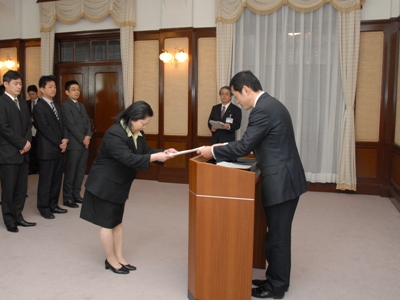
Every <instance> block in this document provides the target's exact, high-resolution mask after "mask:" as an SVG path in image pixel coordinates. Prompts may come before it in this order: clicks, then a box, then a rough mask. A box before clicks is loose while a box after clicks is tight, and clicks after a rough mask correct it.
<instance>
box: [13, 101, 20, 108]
mask: <svg viewBox="0 0 400 300" xmlns="http://www.w3.org/2000/svg"><path fill="white" fill-rule="evenodd" d="M14 103H15V105H16V106H17V108H18V109H19V105H18V99H17V98H15V99H14Z"/></svg>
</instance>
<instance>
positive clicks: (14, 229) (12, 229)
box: [6, 225, 19, 232]
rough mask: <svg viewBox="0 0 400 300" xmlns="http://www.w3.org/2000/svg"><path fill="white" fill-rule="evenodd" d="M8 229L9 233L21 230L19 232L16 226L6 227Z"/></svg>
mask: <svg viewBox="0 0 400 300" xmlns="http://www.w3.org/2000/svg"><path fill="white" fill-rule="evenodd" d="M6 227H7V230H8V231H9V232H18V231H19V230H18V227H17V226H15V225H6Z"/></svg>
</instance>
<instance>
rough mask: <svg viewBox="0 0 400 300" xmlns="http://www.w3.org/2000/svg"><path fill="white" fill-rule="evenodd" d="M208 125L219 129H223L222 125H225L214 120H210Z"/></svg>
mask: <svg viewBox="0 0 400 300" xmlns="http://www.w3.org/2000/svg"><path fill="white" fill-rule="evenodd" d="M208 123H210V124H211V126H214V127H215V128H217V129H223V128H222V125H224V124H225V123H223V122H221V121H214V120H210V121H208Z"/></svg>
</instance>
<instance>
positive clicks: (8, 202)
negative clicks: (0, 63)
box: [0, 71, 36, 232]
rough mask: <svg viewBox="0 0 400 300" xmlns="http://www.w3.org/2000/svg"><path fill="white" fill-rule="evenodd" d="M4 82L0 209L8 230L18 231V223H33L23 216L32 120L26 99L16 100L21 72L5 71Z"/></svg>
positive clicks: (0, 105)
mask: <svg viewBox="0 0 400 300" xmlns="http://www.w3.org/2000/svg"><path fill="white" fill-rule="evenodd" d="M3 82H4V87H5V92H4V94H3V95H2V96H1V97H0V176H1V189H2V192H1V201H2V203H1V210H2V214H3V220H4V224H5V225H6V228H7V230H8V231H10V232H18V227H17V226H23V227H29V226H35V225H36V223H31V222H27V221H25V220H24V218H23V217H22V210H23V209H24V205H25V200H26V192H27V189H28V166H29V153H28V152H29V150H30V149H31V142H30V141H31V139H32V133H31V127H32V122H31V118H30V115H29V111H28V108H27V106H26V104H25V103H24V102H25V101H21V100H20V99H18V96H19V94H20V93H21V89H22V77H21V75H20V74H19V73H18V72H16V71H7V72H6V73H5V74H4V76H3Z"/></svg>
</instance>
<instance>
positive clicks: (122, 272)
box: [104, 259, 129, 274]
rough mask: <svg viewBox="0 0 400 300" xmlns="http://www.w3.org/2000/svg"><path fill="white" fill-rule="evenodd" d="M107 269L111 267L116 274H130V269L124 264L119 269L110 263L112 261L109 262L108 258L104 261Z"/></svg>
mask: <svg viewBox="0 0 400 300" xmlns="http://www.w3.org/2000/svg"><path fill="white" fill-rule="evenodd" d="M104 264H105V267H106V270H108V269H110V270H111V271H113V272H114V273H115V274H129V270H127V269H126V268H125V267H124V266H122V267H121V268H119V269H116V268H114V267H113V266H112V265H110V263H109V262H108V260H107V259H106V261H105V262H104Z"/></svg>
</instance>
